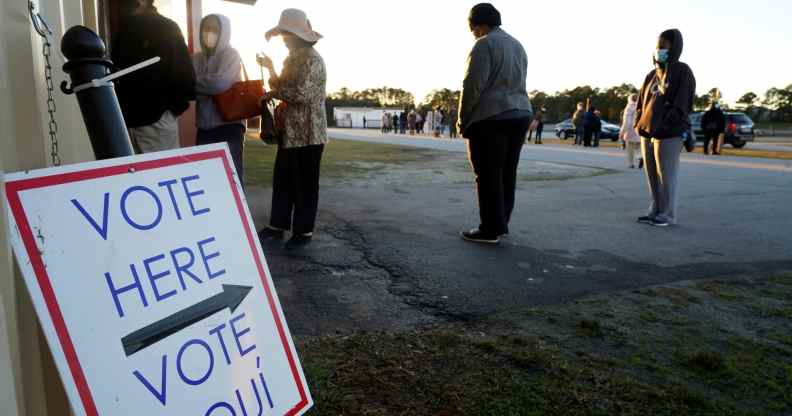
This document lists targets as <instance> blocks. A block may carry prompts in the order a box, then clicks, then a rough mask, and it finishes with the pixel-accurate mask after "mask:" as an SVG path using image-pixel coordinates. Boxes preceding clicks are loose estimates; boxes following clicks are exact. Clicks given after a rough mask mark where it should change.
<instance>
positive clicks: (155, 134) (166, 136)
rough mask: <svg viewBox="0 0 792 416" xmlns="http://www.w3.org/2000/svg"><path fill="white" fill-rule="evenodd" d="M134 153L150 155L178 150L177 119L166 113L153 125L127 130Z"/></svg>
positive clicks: (168, 112)
mask: <svg viewBox="0 0 792 416" xmlns="http://www.w3.org/2000/svg"><path fill="white" fill-rule="evenodd" d="M129 138H130V139H131V140H132V147H134V148H135V153H137V154H141V153H152V152H159V151H162V150H172V149H178V148H179V119H177V118H176V117H174V116H173V113H171V112H170V111H166V112H165V113H164V114H163V115H162V118H160V119H159V121H157V122H155V123H154V124H150V125H148V126H142V127H133V128H130V129H129Z"/></svg>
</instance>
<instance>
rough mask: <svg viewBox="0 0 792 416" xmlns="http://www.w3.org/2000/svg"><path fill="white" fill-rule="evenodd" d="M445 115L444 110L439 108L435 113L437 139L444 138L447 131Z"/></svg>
mask: <svg viewBox="0 0 792 416" xmlns="http://www.w3.org/2000/svg"><path fill="white" fill-rule="evenodd" d="M445 118H446V117H445V114H444V113H443V109H442V108H440V107H438V108H437V111H435V137H442V136H443V132H444V130H445V125H444V123H445Z"/></svg>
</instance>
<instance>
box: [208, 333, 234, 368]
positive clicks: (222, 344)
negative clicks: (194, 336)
mask: <svg viewBox="0 0 792 416" xmlns="http://www.w3.org/2000/svg"><path fill="white" fill-rule="evenodd" d="M225 327H226V325H225V324H220V326H218V327H217V328H214V329H212V330H211V331H209V335H214V334H217V340H218V341H220V347H221V348H223V355H224V356H225V359H226V364H231V357H230V356H229V355H228V348H226V345H225V340H224V339H223V333H222V331H223V329H225Z"/></svg>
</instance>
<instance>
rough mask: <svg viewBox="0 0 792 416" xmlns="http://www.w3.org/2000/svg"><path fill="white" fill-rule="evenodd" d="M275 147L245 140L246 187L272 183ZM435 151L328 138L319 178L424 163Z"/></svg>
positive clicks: (435, 153)
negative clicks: (329, 139) (328, 141)
mask: <svg viewBox="0 0 792 416" xmlns="http://www.w3.org/2000/svg"><path fill="white" fill-rule="evenodd" d="M276 150H277V149H276V147H275V146H266V145H264V144H263V143H262V142H261V141H258V140H250V139H249V140H248V141H247V142H246V143H245V183H246V184H248V185H249V186H261V187H270V186H272V172H273V168H274V166H275V154H276ZM436 155H437V152H435V151H432V150H427V149H419V148H412V147H405V146H393V145H388V144H378V143H376V144H372V143H364V142H356V141H348V140H331V142H330V143H329V144H328V145H327V146H326V147H325V151H324V154H323V155H322V177H323V178H343V177H355V176H361V175H366V174H369V173H371V172H373V171H376V170H380V169H383V168H387V167H389V166H390V167H392V166H400V165H403V164H406V163H411V162H427V161H430V160H432V159H433V158H434V157H435V156H436Z"/></svg>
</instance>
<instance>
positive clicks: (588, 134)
mask: <svg viewBox="0 0 792 416" xmlns="http://www.w3.org/2000/svg"><path fill="white" fill-rule="evenodd" d="M596 111H597V109H596V108H594V107H593V106H592V107H590V108H589V110H588V111H587V112H586V114H585V115H584V116H583V146H585V147H591V145H592V140H593V138H594V131H595V130H596V128H597V114H596Z"/></svg>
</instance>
